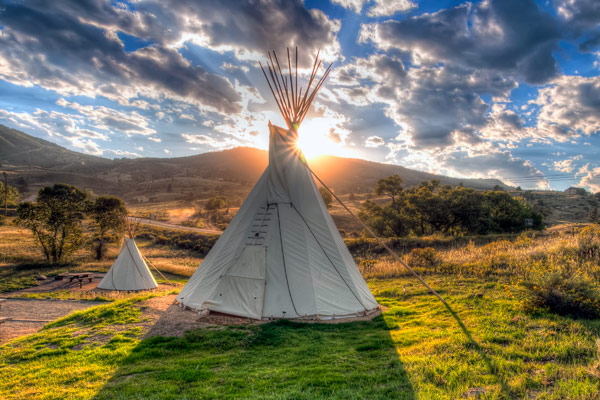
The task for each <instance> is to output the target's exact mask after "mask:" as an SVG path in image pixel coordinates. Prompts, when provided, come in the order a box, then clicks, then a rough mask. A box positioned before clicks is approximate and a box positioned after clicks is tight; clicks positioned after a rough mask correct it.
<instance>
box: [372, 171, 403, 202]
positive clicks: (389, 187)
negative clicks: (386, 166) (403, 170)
mask: <svg viewBox="0 0 600 400" xmlns="http://www.w3.org/2000/svg"><path fill="white" fill-rule="evenodd" d="M402 190H403V189H402V178H401V177H400V175H397V174H395V175H392V176H388V177H387V178H383V179H379V180H378V181H377V184H376V185H375V194H376V195H377V196H382V195H385V196H389V197H390V199H391V200H392V204H396V202H397V200H398V196H399V195H400V194H401V193H402Z"/></svg>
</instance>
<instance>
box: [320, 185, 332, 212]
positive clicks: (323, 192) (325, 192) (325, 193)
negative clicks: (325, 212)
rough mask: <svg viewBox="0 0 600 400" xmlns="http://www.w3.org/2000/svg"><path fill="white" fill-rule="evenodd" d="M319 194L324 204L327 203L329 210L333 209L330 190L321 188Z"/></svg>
mask: <svg viewBox="0 0 600 400" xmlns="http://www.w3.org/2000/svg"><path fill="white" fill-rule="evenodd" d="M319 192H320V193H321V197H322V198H323V202H325V205H326V206H327V208H329V207H331V203H333V196H332V195H331V193H329V190H327V189H325V188H324V187H323V186H321V187H320V188H319Z"/></svg>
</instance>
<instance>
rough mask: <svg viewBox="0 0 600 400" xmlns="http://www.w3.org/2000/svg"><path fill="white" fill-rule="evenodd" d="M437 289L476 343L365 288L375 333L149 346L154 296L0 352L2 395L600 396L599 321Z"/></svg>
mask: <svg viewBox="0 0 600 400" xmlns="http://www.w3.org/2000/svg"><path fill="white" fill-rule="evenodd" d="M430 280H431V281H432V282H433V283H434V284H435V285H436V288H437V289H438V290H439V291H440V292H441V293H443V294H444V295H445V296H446V298H447V299H448V300H449V302H450V304H451V305H452V306H453V307H454V310H455V311H456V312H457V314H458V316H459V317H460V319H461V321H462V322H463V323H464V324H465V326H466V327H467V329H468V333H469V334H470V335H471V337H472V338H473V341H471V340H469V339H468V337H467V336H466V335H465V333H464V332H463V331H462V330H461V329H460V328H459V326H458V325H457V324H456V322H455V321H454V320H453V319H452V317H451V316H450V315H449V313H448V312H447V310H445V309H444V308H443V306H442V305H441V304H440V303H439V302H438V301H436V300H435V299H434V298H432V297H431V296H430V295H428V294H427V293H426V292H425V291H424V290H423V289H422V288H421V287H420V286H419V285H417V284H416V283H415V282H414V281H413V280H411V279H384V280H371V281H369V284H370V287H371V289H372V290H373V292H374V293H375V295H376V298H377V300H378V301H379V302H380V303H381V304H384V305H387V306H389V310H387V311H386V312H385V313H384V315H383V316H382V317H377V318H376V319H375V320H373V321H361V322H353V323H349V324H337V325H332V324H319V323H317V324H307V323H297V322H291V321H277V322H270V323H266V324H251V325H231V326H216V327H207V328H203V329H193V330H191V331H188V332H187V333H186V334H185V336H183V337H148V338H145V339H144V337H145V335H146V332H147V331H148V330H149V329H151V325H152V318H150V317H149V316H148V315H147V313H146V311H145V310H147V309H148V308H149V307H148V305H147V303H145V302H148V301H149V300H147V299H146V297H148V296H151V295H144V296H137V297H134V298H131V299H126V300H119V301H115V302H112V303H109V304H106V305H101V306H98V307H94V308H91V309H88V310H86V311H81V312H77V313H75V314H73V315H72V316H69V317H65V318H63V319H61V320H59V321H57V322H54V323H51V324H48V325H47V326H46V327H45V328H44V329H43V330H42V331H40V332H39V333H37V334H34V335H30V336H27V337H24V338H21V339H18V340H16V341H12V342H10V343H9V344H7V345H5V346H3V347H1V348H0V365H1V366H2V369H1V372H0V378H1V379H0V393H3V396H4V398H7V399H16V398H23V396H28V397H31V398H37V399H58V398H66V397H68V398H74V399H77V398H82V399H83V398H96V399H112V398H133V397H139V398H147V399H152V398H222V397H223V396H225V397H227V396H231V397H237V398H239V397H260V398H296V399H297V398H300V399H309V398H310V399H314V398H339V399H342V398H344V399H347V398H372V399H387V398H401V399H402V398H404V399H417V398H422V399H429V398H440V399H451V398H460V397H463V396H467V395H469V394H470V393H480V394H483V395H482V396H481V397H482V398H525V397H529V398H532V397H537V398H546V399H560V398H565V397H569V398H578V399H593V398H594V396H596V394H597V390H598V383H599V380H598V373H599V371H598V366H599V364H598V362H599V360H598V358H597V351H598V349H597V337H598V336H599V334H600V321H586V320H573V319H570V318H566V317H557V316H554V315H549V314H541V315H538V316H528V315H524V314H522V313H521V312H520V310H519V308H518V305H517V301H516V299H514V298H511V297H507V296H506V291H505V289H504V283H503V282H485V281H483V280H480V279H466V278H462V279H456V278H453V277H442V276H432V277H430ZM169 297H172V296H169ZM151 300H153V299H151ZM50 376H52V379H49V377H50Z"/></svg>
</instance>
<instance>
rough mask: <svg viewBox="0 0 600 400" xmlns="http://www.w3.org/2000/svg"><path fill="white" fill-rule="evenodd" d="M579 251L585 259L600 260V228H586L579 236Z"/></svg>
mask: <svg viewBox="0 0 600 400" xmlns="http://www.w3.org/2000/svg"><path fill="white" fill-rule="evenodd" d="M577 242H578V244H579V251H580V252H581V256H582V257H584V258H591V259H597V258H600V227H598V226H586V227H585V228H583V229H582V230H581V231H580V232H579V234H578V235H577Z"/></svg>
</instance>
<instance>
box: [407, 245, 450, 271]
mask: <svg viewBox="0 0 600 400" xmlns="http://www.w3.org/2000/svg"><path fill="white" fill-rule="evenodd" d="M406 261H407V263H408V265H409V266H410V267H411V268H413V269H421V270H433V271H434V272H437V269H438V267H439V265H440V264H441V262H442V260H441V259H440V257H439V255H438V254H437V252H436V251H435V249H434V248H433V247H425V248H423V249H412V250H411V252H410V254H409V255H408V257H407V260H406Z"/></svg>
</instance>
